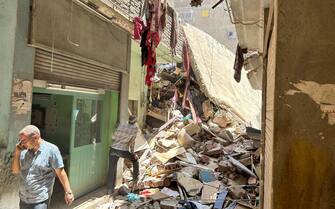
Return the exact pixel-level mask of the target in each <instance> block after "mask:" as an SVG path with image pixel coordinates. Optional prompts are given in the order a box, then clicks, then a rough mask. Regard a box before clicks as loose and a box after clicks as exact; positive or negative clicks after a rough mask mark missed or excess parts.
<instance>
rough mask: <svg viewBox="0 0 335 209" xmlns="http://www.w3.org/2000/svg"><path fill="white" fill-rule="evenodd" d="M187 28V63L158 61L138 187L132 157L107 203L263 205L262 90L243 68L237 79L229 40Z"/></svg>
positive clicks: (132, 205) (141, 143) (143, 205)
mask: <svg viewBox="0 0 335 209" xmlns="http://www.w3.org/2000/svg"><path fill="white" fill-rule="evenodd" d="M183 31H184V35H185V39H186V40H185V43H184V47H183V65H182V66H181V65H179V64H173V63H169V64H160V65H158V66H157V72H156V75H155V77H154V80H153V84H152V86H151V87H150V88H149V93H148V101H149V103H148V115H147V121H146V122H147V123H146V128H145V129H144V135H145V136H146V139H145V138H144V137H143V135H141V134H139V135H138V138H137V142H136V153H137V154H138V155H139V156H141V157H140V159H139V161H140V177H139V182H138V184H137V185H135V186H132V184H131V181H132V171H131V164H129V163H127V162H126V163H125V165H126V166H125V167H124V172H123V175H122V177H123V182H124V184H122V185H121V186H120V187H119V195H120V196H118V197H117V199H116V200H115V201H114V202H113V203H112V204H110V203H109V207H115V208H199V209H200V208H211V207H213V206H214V208H230V209H233V208H257V207H258V206H259V185H260V178H261V163H260V162H261V148H260V147H261V146H260V143H261V140H260V130H259V129H260V112H261V105H260V104H261V93H260V92H259V91H257V90H254V89H253V88H252V86H251V85H250V83H249V81H248V79H247V78H246V76H245V75H244V74H242V75H241V81H240V82H239V83H236V82H235V81H234V80H233V79H232V77H233V75H234V70H233V68H232V66H233V64H234V55H233V54H232V53H231V52H230V51H229V50H228V49H226V48H225V47H224V46H223V45H221V44H219V43H218V42H217V41H216V40H214V39H213V38H212V37H210V36H209V35H208V34H206V33H204V32H202V31H200V30H198V29H196V28H194V27H192V26H190V25H185V26H184V27H183ZM134 191H136V192H137V194H136V193H133V192H134ZM102 207H103V206H102Z"/></svg>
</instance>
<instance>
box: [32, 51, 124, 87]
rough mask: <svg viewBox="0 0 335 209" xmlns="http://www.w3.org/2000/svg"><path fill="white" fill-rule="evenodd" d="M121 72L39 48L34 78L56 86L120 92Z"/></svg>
mask: <svg viewBox="0 0 335 209" xmlns="http://www.w3.org/2000/svg"><path fill="white" fill-rule="evenodd" d="M121 73H122V72H121V70H119V69H116V68H115V69H114V68H113V67H111V66H108V65H104V64H100V63H97V62H94V61H92V60H88V59H85V58H81V57H78V56H71V55H65V54H63V53H59V52H54V53H51V52H50V51H47V50H44V49H40V48H37V49H36V55H35V71H34V77H35V79H39V80H46V81H49V82H52V83H56V84H62V85H73V86H78V87H85V88H100V89H111V90H116V91H119V90H120V83H121Z"/></svg>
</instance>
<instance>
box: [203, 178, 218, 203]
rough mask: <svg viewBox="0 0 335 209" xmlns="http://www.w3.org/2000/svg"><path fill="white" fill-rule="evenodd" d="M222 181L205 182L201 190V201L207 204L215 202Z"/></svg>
mask: <svg viewBox="0 0 335 209" xmlns="http://www.w3.org/2000/svg"><path fill="white" fill-rule="evenodd" d="M220 185H221V182H220V181H213V182H209V183H206V184H204V186H203V188H202V192H201V202H202V203H205V204H209V203H214V202H215V200H216V198H217V193H218V190H219V188H220Z"/></svg>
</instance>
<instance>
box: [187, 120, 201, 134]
mask: <svg viewBox="0 0 335 209" xmlns="http://www.w3.org/2000/svg"><path fill="white" fill-rule="evenodd" d="M184 129H185V131H186V133H188V134H189V135H190V136H193V135H194V134H198V133H200V131H201V128H200V126H199V124H196V123H190V124H188V125H187V126H185V127H184Z"/></svg>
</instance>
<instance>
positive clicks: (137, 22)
mask: <svg viewBox="0 0 335 209" xmlns="http://www.w3.org/2000/svg"><path fill="white" fill-rule="evenodd" d="M143 30H144V23H143V20H142V18H140V17H135V18H134V34H133V36H134V39H135V40H140V39H141V35H142V32H143Z"/></svg>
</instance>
